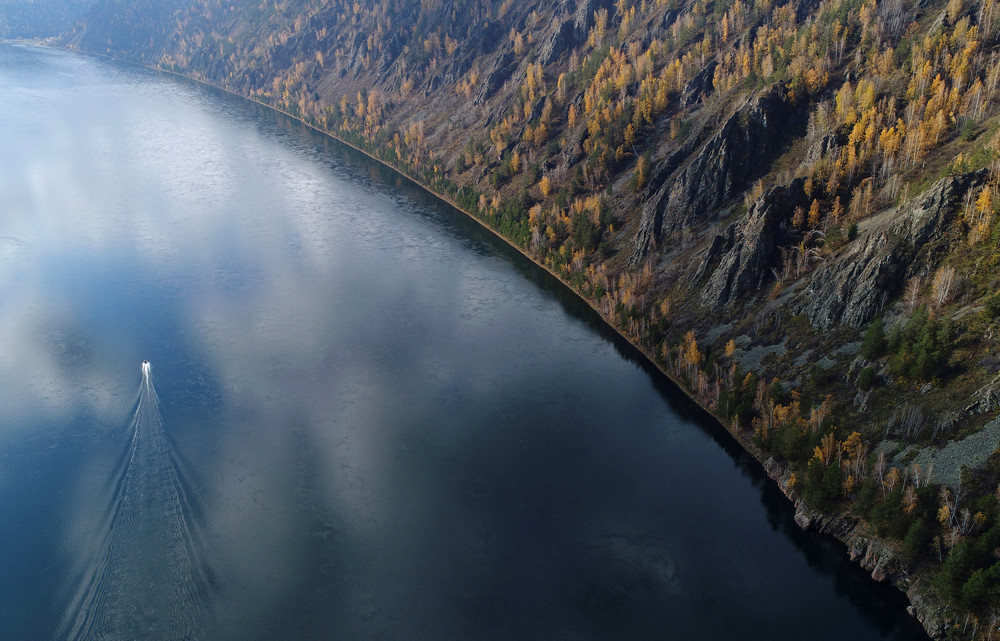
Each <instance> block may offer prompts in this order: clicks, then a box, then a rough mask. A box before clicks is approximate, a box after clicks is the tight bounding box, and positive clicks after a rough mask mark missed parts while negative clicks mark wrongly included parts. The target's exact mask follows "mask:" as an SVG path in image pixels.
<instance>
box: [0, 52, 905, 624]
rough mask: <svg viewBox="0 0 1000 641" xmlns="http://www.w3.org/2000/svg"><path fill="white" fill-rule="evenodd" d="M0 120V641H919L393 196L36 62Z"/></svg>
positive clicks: (619, 360)
mask: <svg viewBox="0 0 1000 641" xmlns="http://www.w3.org/2000/svg"><path fill="white" fill-rule="evenodd" d="M0 114H2V117H0V141H2V150H0V200H2V202H3V210H2V215H0V339H2V344H3V350H2V351H0V540H2V541H3V545H4V554H3V555H2V556H0V577H3V581H0V638H3V639H12V640H14V639H31V640H46V639H71V640H74V641H75V640H77V639H107V640H114V641H124V640H126V639H134V638H142V639H151V640H158V639H211V640H222V641H228V640H232V641H237V640H239V641H247V640H254V639H261V640H269V639H304V640H310V639H331V638H342V639H407V640H420V639H429V640H430V639H434V640H440V639H498V640H499V639H519V640H530V639H546V640H548V639H595V640H597V639H733V638H740V639H743V640H747V639H769V640H773V639H798V638H806V637H808V638H811V639H853V640H863V639H913V638H920V636H921V634H922V631H921V630H920V628H919V626H918V625H917V624H916V622H915V621H913V620H912V619H911V618H910V617H908V616H907V614H906V612H905V605H906V604H905V599H904V598H903V597H902V596H901V595H900V594H898V593H896V592H895V591H894V590H892V589H891V588H889V587H886V586H882V585H878V584H875V583H874V582H872V581H871V580H870V579H869V578H868V577H867V576H866V574H865V573H864V572H863V571H862V570H861V569H860V568H857V567H856V566H854V565H853V564H851V563H850V562H849V561H848V560H847V559H846V556H845V553H844V550H843V549H842V548H841V547H840V546H839V545H838V544H837V543H836V542H834V541H832V540H829V539H826V538H823V537H819V536H814V535H811V534H806V533H803V532H801V531H799V530H798V529H797V528H796V526H795V524H794V522H793V521H792V516H793V514H792V510H791V507H790V506H789V505H788V504H787V502H786V501H785V500H784V499H783V497H781V495H780V494H779V493H778V492H777V490H776V489H775V488H774V487H773V486H772V485H771V484H770V483H769V482H768V480H767V479H766V477H765V476H764V475H763V473H762V472H761V470H760V469H759V468H758V466H757V465H756V464H755V463H754V462H753V461H752V460H751V459H750V458H749V457H748V456H747V455H745V454H744V453H743V452H742V451H741V450H739V449H738V448H737V447H736V446H735V444H734V443H733V442H732V441H731V439H729V437H728V436H727V435H726V434H725V432H724V431H722V430H721V429H719V428H718V427H717V426H716V425H715V424H714V423H712V422H711V421H710V420H709V419H708V418H707V417H706V416H705V415H704V414H703V413H702V412H701V411H700V410H699V409H698V408H697V407H695V406H694V405H693V404H692V403H690V402H689V401H688V400H687V399H686V398H684V397H683V396H682V395H680V394H678V393H677V392H676V391H675V390H674V389H673V388H672V387H671V385H670V384H669V382H667V381H666V380H664V379H663V377H661V376H659V375H658V374H657V373H656V372H655V371H653V370H652V369H651V368H650V367H649V366H648V365H647V364H646V363H645V362H644V361H643V360H642V359H641V357H640V356H639V355H638V354H637V353H636V352H635V351H634V350H632V349H631V348H630V347H629V346H628V344H626V343H625V342H623V341H622V340H620V339H619V338H618V337H616V336H615V335H614V334H613V333H612V332H610V331H609V330H608V328H607V327H606V326H604V325H603V324H602V323H601V321H600V319H599V318H597V317H596V315H595V314H594V313H593V312H592V311H591V310H590V308H589V307H587V306H586V305H585V304H583V303H582V302H581V301H579V300H578V299H576V298H575V297H574V296H573V295H572V294H571V293H569V292H568V291H567V290H566V289H565V288H564V287H563V286H562V285H560V284H559V283H558V282H556V281H554V279H552V278H551V277H549V276H548V275H547V274H545V273H544V272H543V271H541V270H540V269H538V268H537V267H536V266H534V265H532V264H531V263H530V262H528V261H526V260H525V259H524V258H523V257H521V256H520V255H518V254H517V253H516V252H514V251H512V250H511V249H510V248H508V247H506V246H505V245H503V244H502V243H500V242H499V241H497V240H496V239H495V238H493V237H492V236H491V235H490V234H488V233H485V232H484V231H483V230H481V229H480V228H478V227H477V226H476V224H474V223H472V222H471V221H469V220H468V219H466V218H465V217H464V216H463V215H461V214H460V213H459V212H457V211H455V210H454V209H452V208H450V207H449V206H447V205H446V204H443V203H441V202H440V201H438V200H436V199H434V198H432V197H430V196H429V195H427V194H426V193H424V192H423V191H421V190H420V189H419V188H417V187H416V186H415V185H413V184H412V183H410V182H408V181H407V180H406V179H404V178H402V177H400V176H398V175H396V174H394V173H392V172H390V171H388V170H386V169H384V168H383V167H381V166H379V165H378V164H376V163H373V162H371V161H370V160H368V159H366V158H364V157H363V156H360V155H359V154H357V153H356V152H354V151H352V150H350V149H347V148H344V147H343V146H341V145H339V144H337V143H335V142H333V141H331V140H329V139H327V138H325V137H322V136H320V135H318V134H316V133H315V132H312V131H310V130H308V129H306V128H305V127H303V126H301V125H300V124H298V123H296V122H294V121H292V120H290V119H288V118H286V117H284V116H282V115H280V114H276V113H274V112H272V111H270V110H267V109H265V108H262V107H259V106H256V105H254V104H252V103H249V102H246V101H243V100H241V99H238V98H233V97H230V96H226V95H224V94H221V93H220V92H216V91H213V90H210V89H206V88H204V87H201V86H198V85H195V84H193V83H190V82H187V81H184V80H181V79H177V78H173V77H169V76H164V75H159V74H156V73H153V72H150V71H146V70H143V69H138V68H134V67H130V66H125V65H120V64H116V63H112V62H108V61H105V60H101V59H96V58H90V57H85V56H80V55H76V54H72V53H67V52H61V51H53V50H47V49H42V48H37V47H29V46H15V45H3V46H0ZM147 360H148V362H149V363H148V364H146V365H144V364H143V361H147Z"/></svg>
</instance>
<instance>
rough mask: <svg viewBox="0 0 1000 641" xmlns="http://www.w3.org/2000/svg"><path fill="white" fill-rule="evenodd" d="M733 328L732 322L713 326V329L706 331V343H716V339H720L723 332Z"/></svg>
mask: <svg viewBox="0 0 1000 641" xmlns="http://www.w3.org/2000/svg"><path fill="white" fill-rule="evenodd" d="M732 329H733V326H732V324H730V323H725V324H723V325H716V326H715V327H713V328H712V329H710V330H708V331H707V332H706V333H705V340H706V343H705V344H706V345H709V344H711V343H714V342H715V341H717V340H719V337H720V336H722V335H723V334H725V333H726V332H728V331H730V330H732Z"/></svg>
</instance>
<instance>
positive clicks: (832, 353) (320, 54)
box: [64, 0, 1000, 634]
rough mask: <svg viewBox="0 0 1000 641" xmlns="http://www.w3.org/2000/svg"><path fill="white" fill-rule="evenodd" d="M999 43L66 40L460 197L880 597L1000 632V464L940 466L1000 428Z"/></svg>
mask: <svg viewBox="0 0 1000 641" xmlns="http://www.w3.org/2000/svg"><path fill="white" fill-rule="evenodd" d="M998 36H1000V13H998V11H997V2H995V0H976V1H975V2H973V1H971V0H948V1H947V2H945V1H943V0H926V1H924V2H921V3H906V2H903V1H902V0H883V1H882V2H879V3H876V2H874V0H825V1H823V2H814V1H807V0H800V1H797V2H789V3H788V4H784V5H776V4H775V3H772V2H768V1H766V0H756V1H755V2H743V1H742V0H734V1H729V0H719V1H716V2H709V1H707V0H643V1H640V2H636V1H634V0H618V1H617V2H615V3H611V2H607V1H605V0H562V1H561V2H558V3H553V4H547V3H535V2H514V1H513V0H502V1H499V2H494V1H490V0H456V1H454V2H450V3H444V2H441V1H440V0H422V1H421V2H419V3H418V2H416V1H414V0H383V1H381V2H375V3H367V4H362V3H360V2H347V0H334V1H332V2H331V1H320V0H284V1H283V2H272V3H249V2H241V3H235V2H234V3H222V2H217V1H214V0H170V1H169V2H152V1H142V0H100V1H99V2H97V4H95V5H94V7H93V9H92V10H91V13H90V14H89V16H88V17H87V18H86V19H85V20H84V21H82V22H81V23H80V24H79V25H78V26H77V28H76V29H75V30H74V31H73V32H72V33H70V34H69V35H67V36H66V37H65V40H64V42H65V43H66V44H68V45H70V46H73V47H78V48H80V49H83V50H87V51H92V52H98V53H103V54H109V55H113V56H116V57H121V58H126V59H130V60H134V61H138V62H141V63H143V64H147V65H149V66H153V67H159V68H162V69H166V70H171V71H175V72H178V73H182V74H185V75H188V76H191V77H195V78H199V79H201V80H204V81H206V82H209V83H212V84H214V85H218V86H221V87H223V88H225V89H227V90H230V91H232V92H234V93H238V94H241V95H245V96H248V97H251V98H253V99H255V100H258V101H261V102H263V103H265V104H269V105H272V106H274V107H276V108H278V109H281V110H284V111H286V112H288V113H290V114H292V115H294V116H296V117H299V118H302V119H303V120H304V121H306V122H308V123H310V124H312V125H314V126H316V127H318V128H320V129H322V130H325V131H328V132H330V133H331V134H333V135H335V136H337V137H339V138H341V139H343V140H345V141H347V142H349V143H351V144H353V145H356V146H358V147H359V148H361V149H364V150H366V151H367V152H368V153H370V154H371V155H373V156H375V157H377V158H380V159H381V160H383V161H385V162H386V163H388V164H390V165H392V166H394V167H396V168H398V169H400V170H401V171H404V172H406V173H408V174H410V175H411V176H413V177H414V178H415V179H417V180H418V181H420V182H422V183H423V184H424V185H426V186H428V187H429V188H430V189H432V190H434V191H436V192H438V193H439V194H441V195H443V196H445V197H447V198H450V199H451V200H452V201H454V202H456V203H457V204H458V205H459V206H461V207H462V208H463V209H465V210H466V211H467V212H469V213H470V214H471V215H473V216H475V217H477V218H478V219H480V220H481V221H483V222H484V224H486V225H488V226H490V227H492V228H493V229H495V230H497V231H498V232H499V233H501V234H503V235H504V236H505V237H507V238H508V239H509V240H510V241H511V242H512V243H513V244H515V245H517V246H518V247H520V248H521V249H522V250H523V251H524V252H525V253H526V254H528V255H529V256H531V257H532V258H534V259H535V260H537V261H538V262H539V263H541V264H543V265H545V266H547V267H548V268H549V269H551V270H552V271H553V272H554V273H556V274H557V275H559V276H561V277H562V278H563V279H564V280H566V281H567V282H568V283H569V284H571V285H572V286H573V287H574V288H575V289H576V290H577V291H578V292H580V294H581V295H583V296H584V297H587V298H588V299H589V300H591V302H592V303H593V304H594V305H595V307H596V308H597V309H599V310H600V311H601V312H602V313H603V314H604V315H605V317H606V318H607V319H608V321H609V322H610V323H612V324H614V325H615V326H616V327H618V328H619V329H620V330H621V331H622V333H623V334H625V335H626V336H628V337H629V338H630V339H631V340H633V342H635V343H636V344H637V345H639V346H640V347H642V348H643V349H644V350H645V351H646V352H647V353H648V354H649V355H650V357H651V358H653V359H654V360H655V361H656V362H657V363H658V364H659V365H660V366H661V367H662V368H663V369H664V371H666V372H668V373H669V374H671V375H672V376H674V377H675V378H676V379H677V380H678V381H679V382H680V383H681V384H682V385H684V386H686V387H687V388H688V389H689V390H690V391H691V393H692V394H693V395H694V396H695V397H696V398H697V399H699V400H700V401H701V402H702V404H703V405H704V406H705V407H707V408H709V409H710V410H711V411H713V412H714V413H715V414H716V415H717V416H718V417H719V419H720V420H721V421H723V423H724V424H726V425H728V426H729V427H730V428H731V430H732V431H733V433H734V435H735V436H736V437H737V438H738V439H740V440H741V442H743V443H744V444H745V445H746V446H747V447H748V448H750V449H751V450H752V451H754V452H755V453H756V454H757V456H758V457H760V458H761V460H770V461H771V463H770V464H769V468H770V469H771V470H773V473H774V476H775V478H776V479H778V480H779V482H781V483H782V486H783V488H784V489H785V490H786V492H787V493H788V494H789V495H790V496H791V497H793V499H795V500H797V501H799V502H800V505H801V506H802V510H803V513H805V510H806V509H807V508H806V507H805V506H806V505H808V506H809V509H813V510H821V511H823V512H826V513H829V514H841V515H847V516H845V517H842V519H843V518H846V519H847V520H846V521H844V520H839V521H838V520H836V519H837V518H838V517H830V518H832V519H834V521H835V522H836V523H840V524H841V525H838V526H837V527H834V528H832V529H833V530H836V531H837V532H839V534H840V535H842V536H844V537H845V538H848V539H850V540H855V539H851V538H850V537H849V536H848V535H847V534H845V532H846V530H845V527H846V526H843V523H847V522H849V523H851V524H852V525H851V526H850V528H848V529H850V531H851V532H854V533H855V534H854V535H852V536H855V538H856V537H863V536H868V535H865V534H863V533H864V532H871V533H872V534H874V535H877V536H878V537H879V538H880V539H881V540H882V541H883V543H882V544H880V545H881V547H879V552H878V554H879V562H878V563H877V564H874V565H875V566H876V567H878V568H882V569H883V571H882V572H881V573H880V575H879V576H881V577H883V578H891V579H893V580H895V581H897V582H898V583H900V585H901V586H902V587H904V588H909V589H910V592H911V598H912V599H913V600H914V601H915V603H919V604H920V605H919V614H920V616H921V617H922V620H924V621H925V625H926V626H927V628H928V629H929V630H930V631H932V632H934V633H935V634H947V633H949V632H954V631H955V626H958V624H959V623H961V622H962V621H961V619H962V618H963V617H964V614H962V615H959V614H957V613H958V612H969V613H972V615H974V616H975V617H976V621H978V622H980V623H981V625H980V624H976V629H977V630H986V629H987V628H988V627H989V626H990V625H992V626H994V627H995V624H996V620H997V618H998V616H1000V588H997V587H996V586H997V585H1000V582H998V581H997V579H1000V562H998V561H997V559H996V557H995V555H994V554H993V550H995V549H997V548H998V547H1000V509H998V493H1000V454H997V453H996V452H995V451H993V452H982V451H981V450H982V448H983V447H987V448H988V447H989V446H990V445H991V446H992V447H993V448H996V446H997V443H995V442H992V441H990V442H989V444H988V445H986V446H984V445H981V444H980V445H977V446H976V447H977V448H978V450H980V451H978V452H977V456H971V455H969V456H965V457H964V458H961V457H959V460H957V462H955V461H952V462H951V463H949V464H948V465H949V467H948V469H947V470H945V469H944V468H945V464H944V463H943V462H942V463H941V467H940V468H939V470H938V471H937V473H935V472H934V471H933V470H931V469H926V468H927V465H926V463H925V464H924V465H921V464H919V463H918V462H917V461H927V460H931V459H934V457H935V456H937V455H938V454H939V453H941V452H944V451H945V448H946V446H947V445H948V444H949V443H960V442H967V441H964V439H965V438H966V437H968V436H969V435H970V434H973V433H976V432H977V431H978V430H980V428H982V427H983V425H985V424H987V423H988V421H989V420H990V419H992V418H994V417H995V416H996V415H997V412H998V410H1000V403H998V402H997V398H998V397H1000V395H998V394H997V393H996V391H995V389H994V388H996V386H997V383H996V381H997V376H998V371H1000V358H998V357H997V356H996V354H997V348H998V340H1000V336H998V331H997V330H998V317H1000V251H998V247H1000V225H997V224H995V219H996V210H997V206H998V198H997V189H998V186H1000V182H998V176H1000V164H998V155H1000V134H998V133H997V129H998V127H997V124H998V122H1000V120H998V119H1000V101H998V98H1000V96H998V91H1000V59H998V56H997V55H996V50H997V44H998ZM991 386H992V387H991ZM984 433H988V434H992V432H984ZM977 443H978V441H977ZM948 451H949V452H951V451H958V450H948ZM938 458H940V459H941V460H942V461H943V458H942V457H938ZM963 463H965V464H967V468H966V469H965V470H962V469H961V468H960V467H959V466H960V465H962V464H963ZM824 518H825V517H824ZM819 522H823V523H826V522H827V521H824V520H823V518H818V517H817V518H814V517H809V518H805V517H804V518H803V523H805V524H815V523H819ZM838 528H839V529H838ZM827 529H831V528H830V527H827ZM866 540H867V539H866ZM887 555H888V556H887ZM888 557H892V559H894V560H893V561H891V562H890V561H889V560H887V558H888ZM886 567H892V568H896V569H895V570H894V571H892V572H888V573H887V572H885V571H884V568H886ZM944 603H947V604H948V605H949V608H950V609H948V610H947V612H945V611H944V609H943V608H942V607H939V606H940V605H941V604H944ZM935 604H937V605H935ZM949 626H950V627H949Z"/></svg>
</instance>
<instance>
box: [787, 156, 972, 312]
mask: <svg viewBox="0 0 1000 641" xmlns="http://www.w3.org/2000/svg"><path fill="white" fill-rule="evenodd" d="M985 178H986V176H985V174H984V173H983V172H974V173H969V174H962V175H960V176H952V177H949V178H943V179H941V180H939V181H938V182H937V183H935V184H934V186H932V187H931V188H930V189H928V190H927V191H926V192H924V193H923V194H922V195H921V196H920V197H919V198H917V199H916V200H915V201H912V202H908V203H904V204H903V205H900V206H899V207H897V208H896V209H894V210H891V211H890V212H887V213H886V214H884V215H881V216H879V217H877V218H876V219H873V220H871V221H867V222H868V224H866V225H863V229H862V237H861V238H859V239H857V240H855V241H854V242H853V243H852V245H851V246H850V247H849V248H848V249H847V251H845V252H843V253H842V254H840V255H839V256H837V257H835V258H834V259H832V260H830V261H829V262H827V263H825V264H823V265H821V266H820V267H819V268H818V269H817V270H816V271H815V272H814V273H813V277H812V280H811V282H810V284H809V287H807V288H806V290H805V292H804V293H803V294H802V295H801V296H800V297H799V299H798V301H797V303H795V304H794V308H795V310H796V313H802V314H805V315H807V316H808V317H809V320H810V322H811V323H812V324H813V326H814V327H820V328H828V327H831V326H832V325H835V324H837V323H846V324H848V325H851V326H853V327H862V326H864V325H865V324H866V323H867V322H868V321H870V320H871V319H872V318H874V317H875V315H876V314H878V312H879V311H880V310H881V309H882V307H883V306H884V305H885V303H886V302H887V301H889V300H891V299H892V298H894V297H895V296H897V295H898V294H899V293H900V292H901V291H902V290H903V287H904V285H905V283H906V280H907V279H908V278H909V277H911V276H913V275H914V274H916V273H917V271H918V270H919V269H920V268H921V267H922V266H924V265H925V261H915V260H914V258H915V257H916V255H917V253H918V252H920V251H921V249H923V248H924V247H925V246H927V245H929V244H933V242H934V241H936V240H937V239H939V238H940V237H941V235H942V234H943V232H944V230H945V229H946V228H947V226H948V224H949V223H950V221H951V219H952V218H953V217H954V214H955V211H956V210H957V208H958V207H959V205H960V204H961V201H962V197H963V196H964V195H965V193H966V192H967V191H968V190H969V189H970V188H972V187H973V186H974V185H976V184H979V183H981V182H982V181H983V180H985Z"/></svg>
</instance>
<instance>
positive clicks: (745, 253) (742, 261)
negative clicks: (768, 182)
mask: <svg viewBox="0 0 1000 641" xmlns="http://www.w3.org/2000/svg"><path fill="white" fill-rule="evenodd" d="M805 200H806V196H805V192H804V191H803V189H802V180H801V179H797V180H795V181H793V182H792V184H791V185H789V186H788V187H773V188H771V189H769V190H767V191H766V192H764V194H763V195H762V196H761V197H760V198H759V199H758V200H757V201H756V202H755V203H754V204H753V206H752V207H751V208H750V211H749V213H747V215H746V217H744V218H741V219H740V220H738V221H736V222H734V223H732V224H730V225H729V226H728V227H727V228H726V230H725V231H724V232H722V233H721V234H719V235H717V236H716V237H715V240H713V241H712V245H711V247H709V249H708V251H707V252H706V253H705V256H704V259H703V260H702V261H700V264H699V266H698V271H697V272H696V274H695V278H694V282H695V284H696V286H697V287H699V288H700V297H701V300H702V301H703V302H704V303H705V304H706V305H711V306H713V307H719V306H722V305H728V304H730V303H732V302H735V301H737V300H745V299H746V298H747V297H748V296H751V297H752V296H754V295H755V294H756V293H757V292H759V291H760V289H761V287H762V286H763V285H764V283H765V282H767V281H768V280H771V279H773V272H772V270H773V269H775V268H777V267H778V266H779V264H780V262H781V246H782V245H785V244H788V243H789V242H790V241H791V236H792V234H791V233H790V230H789V226H788V221H789V220H790V218H791V212H792V211H793V210H794V209H795V207H797V206H799V205H801V204H802V203H804V202H805Z"/></svg>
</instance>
